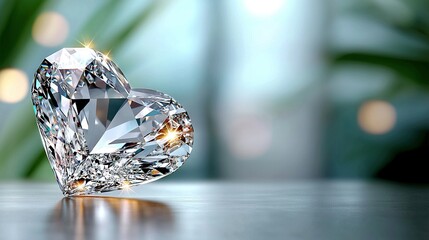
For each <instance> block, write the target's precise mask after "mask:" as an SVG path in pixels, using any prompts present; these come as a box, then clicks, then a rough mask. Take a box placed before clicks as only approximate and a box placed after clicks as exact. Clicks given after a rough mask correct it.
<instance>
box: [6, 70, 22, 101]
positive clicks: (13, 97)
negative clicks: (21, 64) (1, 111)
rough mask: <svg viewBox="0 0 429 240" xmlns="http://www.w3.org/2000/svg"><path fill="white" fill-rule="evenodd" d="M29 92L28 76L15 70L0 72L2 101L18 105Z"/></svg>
mask: <svg viewBox="0 0 429 240" xmlns="http://www.w3.org/2000/svg"><path fill="white" fill-rule="evenodd" d="M27 91H28V78H27V75H26V74H25V73H24V72H23V71H21V70H19V69H15V68H7V69H3V70H0V101H3V102H7V103H16V102H19V101H21V100H22V99H23V98H24V97H25V95H26V94H27Z"/></svg>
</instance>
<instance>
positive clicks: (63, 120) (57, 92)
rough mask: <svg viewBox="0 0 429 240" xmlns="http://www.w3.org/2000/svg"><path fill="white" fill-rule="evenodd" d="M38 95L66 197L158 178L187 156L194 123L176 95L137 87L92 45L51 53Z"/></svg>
mask: <svg viewBox="0 0 429 240" xmlns="http://www.w3.org/2000/svg"><path fill="white" fill-rule="evenodd" d="M32 100H33V105H34V110H35V114H36V118H37V125H38V128H39V131H40V135H41V137H42V141H43V145H44V147H45V150H46V153H47V156H48V160H49V162H50V165H51V167H52V169H53V171H54V173H55V176H56V179H57V182H58V184H59V185H60V188H61V190H62V191H63V193H64V194H65V195H67V196H70V195H81V194H90V193H96V192H105V191H112V190H117V189H126V188H129V187H130V186H133V185H137V184H141V183H146V182H149V181H154V180H156V179H159V178H161V177H163V176H166V175H168V174H170V173H172V172H174V171H175V170H177V168H179V167H180V166H181V165H182V164H183V163H184V162H185V161H186V159H187V158H188V157H189V154H190V152H191V150H192V143H193V128H192V124H191V120H190V118H189V116H188V114H187V112H186V110H185V109H184V108H183V107H182V106H181V105H180V104H178V103H177V102H176V101H175V100H174V99H172V98H171V97H170V96H168V95H166V94H164V93H160V92H157V91H154V90H149V89H131V88H130V86H129V84H128V81H127V80H126V79H125V77H124V75H123V73H122V72H121V70H120V69H119V68H118V67H117V66H116V65H115V64H114V63H113V62H112V61H111V60H109V59H108V58H106V57H105V56H104V55H103V54H101V53H99V52H97V51H94V50H92V49H89V48H66V49H62V50H60V51H58V52H56V53H54V54H52V55H51V56H49V57H47V58H46V59H45V60H44V61H43V62H42V64H41V65H40V67H39V68H38V69H37V72H36V74H35V78H34V82H33V86H32Z"/></svg>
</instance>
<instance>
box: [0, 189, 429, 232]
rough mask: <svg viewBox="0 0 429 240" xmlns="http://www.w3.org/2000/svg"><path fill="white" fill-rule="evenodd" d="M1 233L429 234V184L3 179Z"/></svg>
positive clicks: (0, 215)
mask: <svg viewBox="0 0 429 240" xmlns="http://www.w3.org/2000/svg"><path fill="white" fill-rule="evenodd" d="M0 239H25V240H30V239H55V240H56V239H157V240H159V239H187V240H189V239H216V240H219V239H429V186H410V185H397V184H392V183H384V182H372V183H371V182H283V183H225V182H190V183H182V182H179V183H172V182H160V183H158V182H157V183H151V184H147V185H143V186H140V187H136V188H133V189H132V190H131V191H128V192H116V193H110V194H108V195H105V194H104V195H103V196H95V197H74V198H64V197H63V196H62V195H61V193H60V192H59V189H58V187H57V186H56V185H54V184H36V183H2V184H0Z"/></svg>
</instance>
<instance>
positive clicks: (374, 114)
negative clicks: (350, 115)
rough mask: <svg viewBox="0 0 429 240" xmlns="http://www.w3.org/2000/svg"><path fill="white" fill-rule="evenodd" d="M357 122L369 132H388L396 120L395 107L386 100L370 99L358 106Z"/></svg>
mask: <svg viewBox="0 0 429 240" xmlns="http://www.w3.org/2000/svg"><path fill="white" fill-rule="evenodd" d="M358 122H359V125H360V127H361V128H362V130H364V131H365V132H367V133H370V134H384V133H387V132H389V131H390V130H391V129H392V128H393V127H394V125H395V122H396V111H395V108H394V107H393V106H392V105H391V104H390V103H388V102H386V101H381V100H372V101H368V102H365V103H363V104H362V105H361V106H360V108H359V113H358Z"/></svg>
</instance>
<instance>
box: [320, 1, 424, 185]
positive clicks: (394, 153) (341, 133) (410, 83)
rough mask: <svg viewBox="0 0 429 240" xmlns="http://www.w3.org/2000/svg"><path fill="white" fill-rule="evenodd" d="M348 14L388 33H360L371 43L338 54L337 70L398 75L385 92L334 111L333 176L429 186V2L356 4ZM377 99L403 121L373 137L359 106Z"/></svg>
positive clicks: (331, 130) (331, 137)
mask: <svg viewBox="0 0 429 240" xmlns="http://www.w3.org/2000/svg"><path fill="white" fill-rule="evenodd" d="M344 14H346V15H349V16H353V17H355V18H357V19H360V20H363V21H365V22H366V23H368V22H370V24H372V25H377V26H378V27H379V28H378V32H382V33H383V34H385V35H383V36H384V37H383V38H381V39H380V37H379V36H378V37H379V39H377V37H376V36H371V32H370V31H368V32H367V29H356V30H357V31H360V32H357V33H355V34H356V35H366V38H367V39H368V40H367V41H366V42H362V43H360V45H359V47H351V48H345V49H341V50H333V52H334V55H333V59H332V62H333V67H334V69H338V68H341V67H343V66H350V65H352V66H368V67H371V68H378V69H382V70H383V71H384V70H386V71H388V72H391V73H393V77H392V79H390V80H391V81H390V83H389V84H388V85H387V87H385V88H384V89H383V90H381V91H379V92H375V93H373V94H372V95H368V96H366V97H365V98H364V99H361V101H359V102H355V103H349V104H342V103H338V104H337V105H336V107H335V108H334V112H335V113H334V114H333V117H331V120H332V122H331V124H330V126H329V128H328V133H327V136H328V138H329V140H330V141H329V144H328V145H329V146H328V150H327V151H328V153H327V156H328V158H329V160H328V162H329V163H328V169H329V170H328V171H329V173H330V175H331V176H337V177H381V178H386V179H390V180H397V181H410V182H429V177H428V176H427V173H426V170H424V169H427V166H428V164H427V157H428V156H429V154H428V150H429V148H428V147H429V142H428V136H429V124H428V123H429V115H428V114H427V113H428V111H429V106H428V103H429V98H428V94H427V91H428V90H429V57H428V56H429V1H424V0H412V1H396V0H392V1H374V0H365V1H354V5H353V6H352V7H349V8H348V9H347V10H346V12H345V13H344ZM350 31H353V29H350ZM374 42H376V44H373V46H371V44H372V43H374ZM374 46H376V47H374ZM333 48H334V49H335V46H333ZM368 74H369V73H368ZM362 76H364V74H363V75H362ZM368 77H370V75H368ZM369 84H372V83H369ZM371 99H382V100H386V101H389V102H390V103H392V104H393V106H394V107H395V109H396V112H397V116H398V118H397V119H396V125H395V128H394V129H393V130H392V131H390V132H388V133H386V134H384V135H370V134H366V133H364V132H363V131H362V129H360V128H359V126H358V124H357V121H356V118H357V112H358V109H359V106H360V104H361V103H362V102H363V101H366V100H371ZM426 149H428V150H426Z"/></svg>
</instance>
